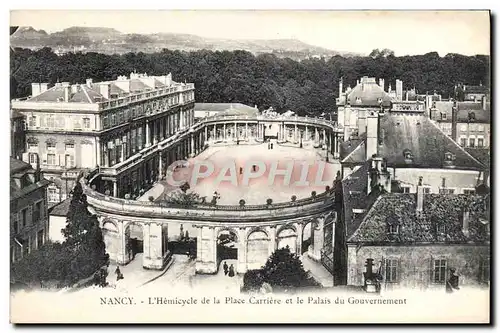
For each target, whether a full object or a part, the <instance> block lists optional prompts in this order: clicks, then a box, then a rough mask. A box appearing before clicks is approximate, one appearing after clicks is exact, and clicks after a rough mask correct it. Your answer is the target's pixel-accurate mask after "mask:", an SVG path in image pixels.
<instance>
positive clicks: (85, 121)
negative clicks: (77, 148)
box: [83, 118, 90, 129]
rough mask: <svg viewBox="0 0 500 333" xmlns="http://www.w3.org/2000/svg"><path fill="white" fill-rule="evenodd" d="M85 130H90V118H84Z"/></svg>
mask: <svg viewBox="0 0 500 333" xmlns="http://www.w3.org/2000/svg"><path fill="white" fill-rule="evenodd" d="M83 128H87V129H88V128H90V118H83Z"/></svg>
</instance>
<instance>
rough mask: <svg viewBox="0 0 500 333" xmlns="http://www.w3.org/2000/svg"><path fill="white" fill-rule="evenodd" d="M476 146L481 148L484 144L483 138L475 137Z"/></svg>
mask: <svg viewBox="0 0 500 333" xmlns="http://www.w3.org/2000/svg"><path fill="white" fill-rule="evenodd" d="M477 146H478V147H479V148H482V147H483V146H484V139H483V138H478V139H477Z"/></svg>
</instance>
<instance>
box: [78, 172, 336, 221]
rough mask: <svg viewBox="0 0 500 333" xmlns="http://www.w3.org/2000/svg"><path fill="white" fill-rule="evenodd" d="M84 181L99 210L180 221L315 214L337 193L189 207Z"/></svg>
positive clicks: (86, 190)
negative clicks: (115, 193)
mask: <svg viewBox="0 0 500 333" xmlns="http://www.w3.org/2000/svg"><path fill="white" fill-rule="evenodd" d="M81 183H82V186H83V189H84V192H85V194H86V195H87V201H88V203H89V204H90V205H91V206H93V207H94V208H95V209H97V210H101V211H105V212H111V213H115V214H119V215H125V216H130V217H150V218H161V219H180V220H189V219H196V220H200V221H203V220H211V221H213V220H217V221H227V220H229V221H234V222H241V221H245V220H252V221H255V220H256V219H263V220H265V219H276V218H278V219H283V218H287V217H298V216H304V215H311V214H313V213H316V212H318V213H319V212H323V211H326V210H329V209H332V208H331V207H332V205H333V200H334V192H333V190H329V191H325V192H324V193H320V194H318V195H317V196H315V197H309V198H305V199H299V200H296V201H294V202H282V203H275V204H270V205H244V206H240V205H211V204H208V203H207V204H193V205H192V206H189V207H183V206H180V205H175V204H170V203H166V202H146V201H134V200H126V199H119V198H114V197H111V196H106V195H104V194H101V193H99V192H97V191H95V190H93V189H91V188H90V187H89V186H88V185H87V184H86V177H82V179H81Z"/></svg>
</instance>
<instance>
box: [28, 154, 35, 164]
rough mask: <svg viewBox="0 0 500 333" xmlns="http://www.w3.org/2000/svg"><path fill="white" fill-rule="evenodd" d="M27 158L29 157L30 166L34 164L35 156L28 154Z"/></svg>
mask: <svg viewBox="0 0 500 333" xmlns="http://www.w3.org/2000/svg"><path fill="white" fill-rule="evenodd" d="M28 156H29V160H30V164H35V163H36V155H35V154H29V155H28Z"/></svg>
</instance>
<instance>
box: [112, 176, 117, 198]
mask: <svg viewBox="0 0 500 333" xmlns="http://www.w3.org/2000/svg"><path fill="white" fill-rule="evenodd" d="M113 196H114V197H115V198H116V197H117V196H118V184H117V183H116V179H115V180H113Z"/></svg>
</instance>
